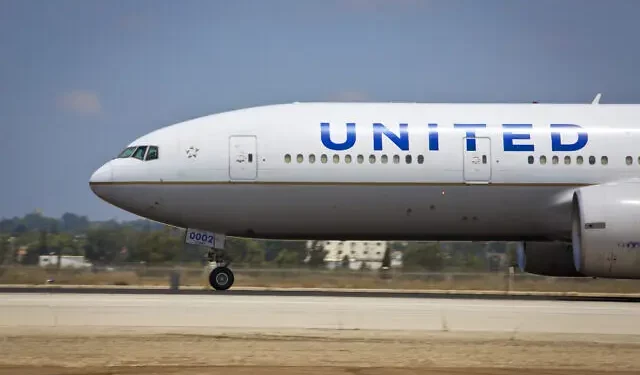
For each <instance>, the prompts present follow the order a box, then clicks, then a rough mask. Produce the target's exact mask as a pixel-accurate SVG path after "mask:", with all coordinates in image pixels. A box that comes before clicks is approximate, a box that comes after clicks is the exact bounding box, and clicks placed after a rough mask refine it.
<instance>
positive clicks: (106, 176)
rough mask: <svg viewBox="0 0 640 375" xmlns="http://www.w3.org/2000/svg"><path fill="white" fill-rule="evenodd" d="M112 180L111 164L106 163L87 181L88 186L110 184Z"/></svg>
mask: <svg viewBox="0 0 640 375" xmlns="http://www.w3.org/2000/svg"><path fill="white" fill-rule="evenodd" d="M112 178H113V171H112V168H111V163H106V164H105V165H103V166H102V167H100V168H98V169H96V171H95V172H93V174H92V175H91V178H90V179H89V183H90V184H92V185H93V184H99V183H101V182H111V180H112Z"/></svg>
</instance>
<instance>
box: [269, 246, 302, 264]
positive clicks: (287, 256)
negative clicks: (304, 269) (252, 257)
mask: <svg viewBox="0 0 640 375" xmlns="http://www.w3.org/2000/svg"><path fill="white" fill-rule="evenodd" d="M299 258H300V255H299V254H298V252H297V251H295V250H290V249H282V250H280V251H279V252H278V256H276V258H275V260H274V261H275V262H276V264H277V265H278V267H287V266H295V265H298V264H300V259H299Z"/></svg>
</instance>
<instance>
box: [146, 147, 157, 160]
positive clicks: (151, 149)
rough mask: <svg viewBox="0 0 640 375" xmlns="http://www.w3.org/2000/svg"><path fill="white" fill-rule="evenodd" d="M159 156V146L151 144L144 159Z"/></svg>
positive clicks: (154, 158) (153, 158) (152, 158)
mask: <svg viewBox="0 0 640 375" xmlns="http://www.w3.org/2000/svg"><path fill="white" fill-rule="evenodd" d="M157 158H158V147H156V146H149V152H147V157H146V158H145V159H144V160H156V159H157Z"/></svg>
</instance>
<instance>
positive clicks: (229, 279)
mask: <svg viewBox="0 0 640 375" xmlns="http://www.w3.org/2000/svg"><path fill="white" fill-rule="evenodd" d="M207 259H209V262H215V263H216V267H215V268H214V269H213V270H211V272H210V273H209V285H211V287H212V288H213V289H215V290H227V289H229V288H231V286H232V285H233V282H234V281H235V278H234V276H233V272H232V271H231V270H230V269H229V268H228V266H229V264H230V263H231V259H230V258H229V256H228V254H227V253H226V252H225V251H224V250H223V249H210V250H209V252H208V253H207Z"/></svg>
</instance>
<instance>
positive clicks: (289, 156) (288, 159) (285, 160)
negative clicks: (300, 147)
mask: <svg viewBox="0 0 640 375" xmlns="http://www.w3.org/2000/svg"><path fill="white" fill-rule="evenodd" d="M284 162H285V163H291V155H289V154H286V155H285V156H284Z"/></svg>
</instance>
